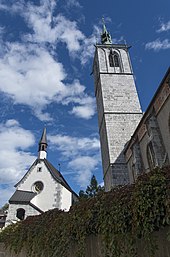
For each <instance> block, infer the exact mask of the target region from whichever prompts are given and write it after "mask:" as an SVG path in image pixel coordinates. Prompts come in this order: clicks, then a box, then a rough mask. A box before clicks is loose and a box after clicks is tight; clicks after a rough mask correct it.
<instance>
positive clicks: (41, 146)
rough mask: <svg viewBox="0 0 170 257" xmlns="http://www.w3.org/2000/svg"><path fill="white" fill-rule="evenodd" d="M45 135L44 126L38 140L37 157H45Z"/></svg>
mask: <svg viewBox="0 0 170 257" xmlns="http://www.w3.org/2000/svg"><path fill="white" fill-rule="evenodd" d="M47 146H48V144H47V136H46V128H44V130H43V133H42V136H41V139H40V142H39V149H38V158H39V159H45V158H46V156H47Z"/></svg>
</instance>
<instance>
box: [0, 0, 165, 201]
mask: <svg viewBox="0 0 170 257" xmlns="http://www.w3.org/2000/svg"><path fill="white" fill-rule="evenodd" d="M169 10H170V2H169V0H162V1H160V0H158V1H153V0H150V1H145V0H144V1H134V0H132V1H111V0H106V1H96V0H94V1H87V0H86V1H78V0H62V1H61V0H56V1H53V0H51V1H49V0H42V1H38V0H36V1H33V0H32V1H29V0H25V1H24V0H18V1H12V0H8V1H3V0H0V108H1V112H0V118H1V119H0V142H1V150H0V206H1V205H3V204H4V203H5V202H6V201H7V200H8V199H9V197H10V195H11V194H12V192H13V190H14V188H13V185H14V184H15V183H16V182H17V181H18V180H20V178H21V177H22V176H23V175H24V174H25V172H26V171H27V169H28V168H29V166H30V165H31V164H32V162H33V161H34V160H35V158H36V157H37V150H38V142H39V139H40V137H41V133H42V130H43V127H44V126H46V127H47V133H48V144H49V146H48V160H49V161H50V162H51V163H52V164H53V165H54V166H55V167H56V168H58V164H59V163H60V169H61V172H62V174H63V175H64V177H65V179H66V180H67V181H68V183H69V184H70V186H71V187H72V188H73V189H74V190H75V191H76V192H78V191H79V190H80V189H84V188H85V187H86V186H87V184H88V183H89V180H90V178H91V176H92V174H95V175H96V177H97V179H98V182H99V183H102V168H101V157H100V144H99V137H98V124H97V114H96V104H95V99H94V86H93V77H92V76H91V75H90V74H91V71H92V63H93V56H94V49H95V48H94V44H95V43H96V42H100V33H101V28H102V24H101V18H102V17H104V18H105V22H106V26H107V28H108V30H109V31H110V33H111V35H112V39H113V42H114V43H124V42H127V44H129V45H131V46H132V48H131V49H130V55H131V61H132V65H133V70H134V75H135V80H136V86H137V90H138V93H139V98H140V102H141V105H142V109H143V111H145V110H146V108H147V106H148V104H149V102H150V100H151V98H152V97H153V94H154V92H155V91H156V89H157V87H158V85H159V83H160V81H161V80H162V77H163V76H164V74H165V72H166V70H167V68H168V66H169V59H170V58H169V56H170V37H169V36H170V17H169Z"/></svg>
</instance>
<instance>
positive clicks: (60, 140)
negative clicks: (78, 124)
mask: <svg viewBox="0 0 170 257" xmlns="http://www.w3.org/2000/svg"><path fill="white" fill-rule="evenodd" d="M48 140H49V141H50V144H51V145H53V146H56V147H57V149H58V150H59V151H60V152H61V153H62V155H63V156H66V157H67V158H69V157H74V156H77V155H79V154H85V153H91V154H93V153H94V151H95V152H96V151H97V152H98V151H99V148H100V143H99V140H98V139H97V138H95V137H93V138H89V137H83V138H79V137H71V136H67V135H61V134H57V135H49V136H48Z"/></svg>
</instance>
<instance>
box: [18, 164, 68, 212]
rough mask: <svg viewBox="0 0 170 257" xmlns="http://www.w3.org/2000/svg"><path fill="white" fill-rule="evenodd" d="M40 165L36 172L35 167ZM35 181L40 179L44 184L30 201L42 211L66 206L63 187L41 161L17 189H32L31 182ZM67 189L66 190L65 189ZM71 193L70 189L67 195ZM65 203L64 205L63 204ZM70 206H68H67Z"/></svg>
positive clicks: (66, 200)
mask: <svg viewBox="0 0 170 257" xmlns="http://www.w3.org/2000/svg"><path fill="white" fill-rule="evenodd" d="M38 167H41V168H42V169H41V171H40V172H38V171H37V170H38V169H37V168H38ZM36 181H41V182H42V183H43V184H44V188H43V190H42V192H40V193H39V194H37V195H36V196H35V197H34V198H33V199H32V200H31V203H33V204H34V205H36V206H37V207H38V208H40V209H41V210H42V211H47V210H49V209H53V208H59V209H61V206H62V208H63V209H65V208H66V209H67V208H68V204H67V202H68V199H67V198H68V196H67V195H66V194H62V193H63V191H65V190H67V189H65V188H64V187H63V186H62V185H60V183H58V182H57V181H55V180H54V178H53V177H52V175H51V174H50V172H49V171H48V169H47V167H46V165H45V164H44V162H43V161H41V163H40V164H38V165H36V166H34V167H33V168H32V170H31V171H30V172H29V174H28V175H27V176H26V178H25V179H24V180H23V182H22V183H20V184H19V186H18V187H17V189H18V190H25V191H32V189H33V184H34V183H35V182H36ZM67 191H68V190H67ZM69 194H71V193H70V191H69V193H68V195H69ZM64 197H66V199H65V198H64ZM64 203H66V206H65V205H64ZM69 207H70V206H69Z"/></svg>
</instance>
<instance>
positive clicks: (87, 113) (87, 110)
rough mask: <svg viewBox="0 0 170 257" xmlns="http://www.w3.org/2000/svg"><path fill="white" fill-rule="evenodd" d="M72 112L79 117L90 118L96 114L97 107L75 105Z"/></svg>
mask: <svg viewBox="0 0 170 257" xmlns="http://www.w3.org/2000/svg"><path fill="white" fill-rule="evenodd" d="M70 113H72V114H74V115H75V116H77V117H79V118H84V119H87V120H88V119H89V118H91V117H92V116H93V115H94V113H95V109H94V108H92V106H88V105H82V106H74V107H73V110H72V111H71V112H70Z"/></svg>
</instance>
